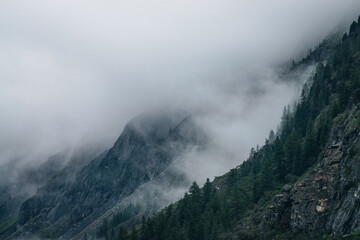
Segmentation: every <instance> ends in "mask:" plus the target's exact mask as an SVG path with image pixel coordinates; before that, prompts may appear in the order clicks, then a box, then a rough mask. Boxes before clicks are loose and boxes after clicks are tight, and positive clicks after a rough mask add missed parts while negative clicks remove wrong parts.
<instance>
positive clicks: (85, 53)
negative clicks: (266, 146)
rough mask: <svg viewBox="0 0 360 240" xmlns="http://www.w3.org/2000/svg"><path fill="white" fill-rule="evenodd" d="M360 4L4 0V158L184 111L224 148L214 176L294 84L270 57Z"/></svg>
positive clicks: (0, 146) (342, 19)
mask: <svg viewBox="0 0 360 240" xmlns="http://www.w3.org/2000/svg"><path fill="white" fill-rule="evenodd" d="M359 13H360V2H359V1H358V0H347V1H338V0H336V1H335V0H332V1H329V0H319V1H315V2H314V1H310V0H305V1H297V0H296V1H295V0H290V1H283V0H275V1H271V2H270V1H266V0H257V1H245V0H240V1H238V0H237V1H235V0H225V1H224V0H211V1H204V0H199V1H190V0H185V1H178V0H175V1H164V0H154V1H144V0H135V1H102V2H99V1H85V0H83V1H76V2H74V1H69V0H67V1H56V2H54V1H46V0H39V1H36V2H29V1H10V0H8V1H6V0H5V1H2V2H1V3H0V30H1V33H2V37H1V39H0V51H1V52H2V54H1V55H0V76H1V78H0V83H1V87H0V112H1V118H0V133H1V134H0V163H4V162H7V161H9V160H11V159H15V158H21V159H24V161H26V162H27V163H31V162H35V161H44V160H45V159H46V158H47V156H49V155H52V154H54V153H56V152H59V151H62V150H64V149H69V148H70V149H71V148H74V146H79V145H84V144H88V143H91V144H94V142H95V143H96V144H102V145H103V146H106V147H110V146H111V144H112V143H113V142H114V141H115V140H116V138H117V137H118V136H119V134H120V133H121V131H122V129H123V127H124V125H125V124H126V122H128V121H129V120H130V119H131V118H133V117H134V116H136V115H138V114H140V113H142V112H145V111H152V110H155V109H185V110H187V111H190V112H195V113H198V112H201V113H204V114H203V116H204V117H203V119H201V120H200V121H201V122H202V124H203V126H204V127H205V128H206V129H207V131H208V133H209V134H210V135H211V136H212V137H213V139H214V141H215V142H216V146H217V147H218V148H219V149H217V153H218V155H219V156H218V157H213V158H215V159H214V161H210V162H213V163H216V164H218V165H219V166H218V165H216V164H215V165H211V164H209V163H208V165H209V169H207V170H206V171H205V170H204V172H205V173H204V176H205V175H206V176H212V175H217V174H221V173H222V172H223V171H225V169H228V168H229V167H231V166H234V165H235V164H238V163H240V162H241V161H243V160H244V159H245V158H246V157H247V155H248V153H249V149H250V147H254V146H256V144H260V145H261V144H262V143H263V142H264V138H265V137H266V136H267V134H268V132H269V130H270V129H273V128H276V125H277V123H278V122H279V120H280V115H281V113H282V109H283V106H284V105H287V104H288V103H289V102H291V101H293V100H294V96H296V94H297V93H298V92H297V91H298V86H291V85H286V84H284V83H281V82H279V81H278V79H277V78H278V77H277V75H276V72H275V67H276V66H277V65H278V64H281V63H283V62H285V61H289V60H291V59H293V58H299V57H301V56H303V55H304V53H306V52H307V50H308V49H310V48H314V46H316V45H317V44H318V43H319V42H320V41H321V40H322V39H323V38H324V37H325V36H327V35H328V34H329V33H330V32H331V31H334V30H335V29H337V28H339V27H340V26H343V24H348V23H349V22H350V21H352V20H353V19H356V18H357V15H358V14H359ZM212 156H216V155H212ZM207 158H209V157H205V156H203V157H201V158H200V157H199V158H198V159H199V164H200V163H201V161H203V159H204V161H205V160H206V159H207ZM216 169H218V170H216ZM207 171H208V173H207ZM209 174H210V175H209ZM197 176H199V175H197ZM201 178H202V175H201Z"/></svg>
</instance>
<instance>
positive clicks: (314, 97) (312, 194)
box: [117, 18, 360, 240]
mask: <svg viewBox="0 0 360 240" xmlns="http://www.w3.org/2000/svg"><path fill="white" fill-rule="evenodd" d="M332 42H333V44H330V45H326V48H325V49H324V48H323V47H322V46H324V45H320V47H319V49H318V50H315V51H314V52H312V53H310V55H309V56H308V59H305V60H303V61H301V62H300V63H298V64H300V66H296V65H295V66H293V69H301V68H302V66H301V65H302V64H307V63H316V65H317V66H316V68H315V72H314V75H313V76H312V77H311V78H310V79H309V81H308V82H307V83H306V84H305V85H304V88H303V91H302V93H301V96H300V99H299V101H298V102H297V103H296V104H295V106H294V107H293V108H291V107H286V108H285V109H284V114H283V116H282V122H281V124H280V128H279V131H278V132H277V133H276V135H275V136H274V133H273V134H270V136H271V137H270V136H269V139H267V140H266V142H265V145H264V146H263V147H261V148H258V149H256V150H255V149H253V150H252V151H251V154H250V157H249V158H248V160H246V161H245V162H243V163H242V164H241V165H239V166H238V167H236V168H234V169H231V170H230V172H228V173H227V174H225V175H223V176H221V177H218V178H215V180H214V181H213V182H210V181H207V182H206V183H205V185H204V187H203V188H200V187H199V186H198V185H197V184H196V183H193V184H192V185H191V187H190V188H189V190H188V192H187V193H186V194H185V196H184V197H183V198H182V199H181V200H180V201H178V202H177V203H175V204H172V205H169V206H168V207H166V208H165V209H163V210H162V211H161V212H160V213H158V214H157V215H155V216H153V217H150V218H148V219H146V220H144V221H142V223H141V224H140V225H138V226H137V227H135V228H132V229H131V230H129V229H128V230H126V229H125V230H124V229H123V228H120V231H119V234H118V238H117V239H119V240H127V239H139V240H149V239H154V240H155V239H156V240H158V239H164V240H165V239H191V240H202V239H204V240H209V239H244V240H245V239H246V240H249V239H254V240H255V239H279V240H280V239H298V240H300V239H301V240H302V239H313V240H315V239H316V240H318V239H349V240H350V239H351V240H353V239H360V220H359V219H360V197H359V196H360V18H359V23H358V22H353V23H352V25H351V27H350V30H349V32H348V33H346V34H344V36H343V38H342V39H341V40H340V39H338V40H335V41H332ZM321 48H323V50H322V49H321ZM319 53H321V54H319ZM120 227H125V228H126V226H120Z"/></svg>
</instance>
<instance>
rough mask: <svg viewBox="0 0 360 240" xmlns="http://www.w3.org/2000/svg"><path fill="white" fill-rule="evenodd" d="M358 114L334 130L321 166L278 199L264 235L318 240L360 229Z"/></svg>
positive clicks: (269, 212) (269, 211) (343, 119)
mask: <svg viewBox="0 0 360 240" xmlns="http://www.w3.org/2000/svg"><path fill="white" fill-rule="evenodd" d="M358 113H359V112H357V111H356V109H355V108H354V109H353V110H352V111H351V112H350V113H348V114H346V115H344V116H341V119H339V122H338V123H335V124H334V126H333V128H332V131H331V134H330V139H329V142H328V144H327V148H326V149H325V151H324V152H323V154H322V156H321V160H320V162H319V164H318V165H317V166H315V167H314V168H313V169H311V170H309V171H308V172H307V173H306V174H305V175H304V176H303V177H302V179H300V181H298V182H297V183H295V184H294V185H293V186H285V187H284V189H283V190H282V192H281V193H280V194H278V195H276V196H275V198H274V199H273V201H272V204H271V205H270V206H268V208H267V209H266V210H265V213H264V215H263V218H262V221H261V223H260V225H259V230H260V231H261V232H262V233H263V234H266V233H268V232H269V231H270V230H271V229H274V228H275V227H276V226H284V227H290V228H291V230H292V231H293V232H302V233H310V234H312V236H313V237H314V238H316V237H318V236H321V235H322V234H324V233H326V234H330V235H345V234H348V233H350V232H354V231H358V230H359V229H360V154H359V153H360V151H359V150H360V131H359V128H358V126H357V125H356V124H357V123H358V122H360V119H357V118H358V116H359V114H358ZM290 188H291V190H289V189H290Z"/></svg>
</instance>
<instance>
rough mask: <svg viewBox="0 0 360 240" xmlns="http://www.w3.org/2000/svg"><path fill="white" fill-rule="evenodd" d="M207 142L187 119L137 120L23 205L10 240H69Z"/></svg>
mask: <svg viewBox="0 0 360 240" xmlns="http://www.w3.org/2000/svg"><path fill="white" fill-rule="evenodd" d="M179 119H180V120H179ZM207 142H208V139H207V136H206V134H205V133H204V132H203V131H202V130H201V129H200V128H199V127H198V126H197V125H196V123H195V121H194V119H193V118H192V117H191V116H189V117H186V118H179V117H178V116H174V115H171V114H169V115H166V114H159V115H157V114H143V115H140V116H138V117H136V118H134V119H133V120H132V121H130V122H129V123H128V124H127V125H126V126H125V128H124V130H123V132H122V134H121V135H120V137H119V138H118V139H117V141H116V142H115V144H114V146H113V147H112V148H110V149H109V150H108V151H105V152H104V153H102V154H101V155H100V156H98V157H96V158H95V159H93V160H92V161H90V162H89V164H87V165H85V166H84V167H82V168H81V169H79V170H76V169H77V168H74V167H72V166H71V165H69V166H67V167H66V168H65V169H64V170H62V171H61V172H60V173H58V174H57V175H56V176H55V177H54V178H52V179H51V180H50V181H48V182H47V183H46V184H45V185H44V186H43V187H41V188H40V189H39V190H38V192H37V194H36V195H35V196H33V197H32V198H30V199H28V200H26V201H25V202H24V203H23V204H22V206H21V209H20V211H19V218H18V221H17V226H18V227H17V231H16V232H15V233H13V235H11V236H10V238H9V239H12V238H30V237H31V236H32V235H37V236H39V237H41V238H58V237H61V236H62V235H64V234H66V236H67V238H70V237H72V236H74V235H76V234H77V233H78V232H80V231H81V230H82V229H83V228H85V227H86V226H88V225H89V224H91V222H93V221H95V220H96V219H97V218H98V217H99V216H101V215H102V214H103V213H105V212H106V211H107V210H108V209H111V208H112V207H114V206H115V205H116V204H117V203H119V202H121V200H123V199H124V198H126V197H127V196H129V195H131V194H132V193H134V192H135V191H136V190H137V189H138V188H139V187H140V186H141V185H143V184H145V183H147V182H149V181H151V180H152V179H154V178H156V177H157V176H159V174H160V173H162V172H163V171H164V170H165V169H166V168H167V167H169V166H170V164H171V163H172V162H173V161H174V160H175V159H176V158H179V157H181V155H182V154H184V153H186V152H187V151H189V150H190V149H191V148H194V147H200V148H201V147H204V146H205V145H206V144H207Z"/></svg>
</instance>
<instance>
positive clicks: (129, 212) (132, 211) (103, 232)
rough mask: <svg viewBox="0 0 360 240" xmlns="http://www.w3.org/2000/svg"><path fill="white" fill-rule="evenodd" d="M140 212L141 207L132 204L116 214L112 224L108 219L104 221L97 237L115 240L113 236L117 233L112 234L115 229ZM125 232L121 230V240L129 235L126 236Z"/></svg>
mask: <svg viewBox="0 0 360 240" xmlns="http://www.w3.org/2000/svg"><path fill="white" fill-rule="evenodd" d="M139 212H140V206H139V205H136V206H134V205H133V204H130V205H129V206H128V207H126V208H125V209H124V210H123V211H121V212H119V213H117V214H115V215H114V216H113V217H112V219H111V221H110V222H108V221H107V219H104V220H103V223H102V225H101V226H100V228H99V230H98V231H97V232H96V237H98V238H105V239H113V237H114V236H112V235H115V233H113V234H112V232H113V231H114V228H116V227H118V226H119V225H120V224H121V223H123V222H126V221H128V220H129V219H130V218H132V217H133V216H135V215H137V214H138V213H139ZM124 231H125V230H124V229H123V228H120V230H119V236H121V238H120V239H125V237H126V236H127V234H124Z"/></svg>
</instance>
